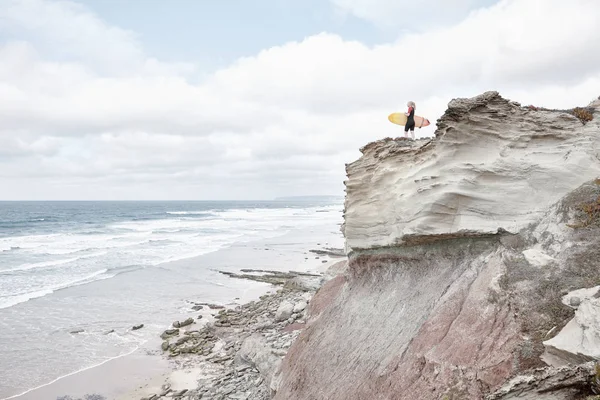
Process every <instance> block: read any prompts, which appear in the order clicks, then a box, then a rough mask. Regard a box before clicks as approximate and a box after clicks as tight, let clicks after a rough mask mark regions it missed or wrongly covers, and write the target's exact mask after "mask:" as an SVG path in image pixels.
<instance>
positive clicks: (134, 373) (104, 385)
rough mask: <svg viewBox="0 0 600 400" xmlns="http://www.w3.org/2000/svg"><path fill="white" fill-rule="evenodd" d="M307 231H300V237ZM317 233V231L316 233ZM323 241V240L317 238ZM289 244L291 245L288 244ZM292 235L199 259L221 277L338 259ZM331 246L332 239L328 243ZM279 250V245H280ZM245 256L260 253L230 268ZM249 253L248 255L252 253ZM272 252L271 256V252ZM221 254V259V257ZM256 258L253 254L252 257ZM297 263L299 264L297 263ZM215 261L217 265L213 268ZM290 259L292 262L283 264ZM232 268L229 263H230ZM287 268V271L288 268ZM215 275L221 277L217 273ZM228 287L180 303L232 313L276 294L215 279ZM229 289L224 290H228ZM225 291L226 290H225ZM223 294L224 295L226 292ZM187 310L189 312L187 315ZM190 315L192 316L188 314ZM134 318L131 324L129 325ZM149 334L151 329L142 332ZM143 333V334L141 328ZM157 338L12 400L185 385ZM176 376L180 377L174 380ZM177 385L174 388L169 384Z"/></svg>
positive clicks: (125, 394)
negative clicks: (202, 303) (287, 247)
mask: <svg viewBox="0 0 600 400" xmlns="http://www.w3.org/2000/svg"><path fill="white" fill-rule="evenodd" d="M307 233H312V232H304V234H307ZM322 233H323V232H322ZM323 236H326V235H323ZM292 239H293V240H292ZM296 239H297V238H296V237H294V235H292V236H289V235H283V236H281V237H279V238H276V239H268V240H267V241H260V242H253V243H243V244H240V245H239V247H240V248H238V249H237V251H239V250H240V249H242V250H241V253H240V252H238V253H236V254H235V255H231V254H232V253H235V251H233V252H232V251H230V249H225V250H223V251H217V252H215V253H212V254H208V255H204V256H202V257H203V259H207V260H209V261H210V263H211V264H213V263H214V265H215V268H214V269H212V271H213V272H214V271H216V270H219V271H222V272H226V273H229V274H231V273H234V274H235V273H240V272H241V270H242V268H240V267H241V266H249V267H255V268H256V267H258V266H263V265H264V266H265V268H269V269H271V268H274V269H277V270H280V271H289V270H294V271H297V272H301V273H304V272H318V271H323V270H325V269H326V268H327V267H329V266H330V265H332V264H333V263H335V262H336V261H338V260H339V258H330V257H328V256H327V255H325V254H322V253H320V252H321V251H323V249H325V248H327V247H328V245H330V244H331V245H335V243H329V242H327V241H322V244H321V243H320V242H321V240H319V243H313V244H312V245H311V244H310V243H307V242H306V241H304V240H296ZM275 242H277V243H284V244H291V245H293V246H296V247H294V251H293V253H296V254H295V255H290V254H289V253H288V252H287V251H286V250H285V249H284V250H282V249H280V248H279V249H278V248H277V247H278V246H277V245H276V244H273V243H275ZM334 242H335V240H334ZM300 243H304V244H305V245H306V247H304V250H301V249H299V248H298V247H297V245H298V244H300ZM308 246H310V247H311V248H316V249H317V250H316V251H317V252H316V253H315V252H310V251H309V247H308ZM284 247H285V246H284ZM244 248H245V249H248V250H247V251H248V252H249V251H256V248H260V250H261V251H264V252H265V254H264V255H261V256H260V257H259V258H260V259H252V260H249V259H245V260H244V263H243V264H242V263H240V264H239V265H238V266H237V267H235V268H232V263H231V259H233V258H245V257H247V256H248V255H249V253H248V252H246V251H245V250H243V249H244ZM252 249H253V250H252ZM275 252H276V253H275ZM224 255H225V257H223V256H224ZM254 257H256V253H254ZM301 259H302V260H301ZM216 260H219V261H220V263H217V262H216ZM287 260H295V261H291V262H290V261H287ZM169 264H173V265H177V266H180V265H182V264H186V265H193V264H194V259H188V260H183V261H182V260H180V261H176V262H174V263H168V264H165V265H164V266H165V268H170V266H169ZM233 264H234V263H233ZM288 267H289V268H288ZM220 275H221V274H220ZM221 276H223V278H224V279H227V280H228V282H231V287H233V288H237V289H235V290H236V292H235V293H236V295H235V296H232V297H229V298H227V299H224V298H223V297H221V298H220V299H219V300H215V299H213V298H211V297H210V296H208V297H205V296H202V295H200V296H195V299H194V298H193V297H192V298H189V299H186V300H185V303H188V305H189V304H192V303H194V301H192V299H194V300H200V301H206V302H212V303H215V304H217V305H219V306H222V307H225V308H226V309H235V308H236V307H241V306H243V305H245V304H248V303H249V302H252V301H259V298H260V297H261V296H263V295H272V294H273V293H274V292H275V290H276V289H277V288H276V287H275V286H273V285H271V284H269V283H266V282H257V281H248V280H245V279H244V280H242V279H239V278H236V277H231V276H230V277H227V276H226V275H221ZM228 286H230V285H228ZM230 289H231V288H230ZM230 289H228V290H230ZM220 310H221V308H215V309H210V308H208V307H204V309H203V310H200V311H199V312H196V313H195V315H197V314H200V315H202V316H203V318H202V319H201V321H198V322H201V324H200V323H197V324H194V328H195V329H196V328H198V327H201V326H202V324H206V323H212V322H214V321H215V317H217V316H218V315H219V314H218V312H219V311H220ZM188 311H189V310H188ZM188 311H185V310H181V309H179V310H173V312H172V313H170V314H171V315H180V317H181V318H184V317H185V316H187V315H188V314H189V312H188ZM190 316H193V315H190ZM167 318H170V317H169V316H168V315H167V316H166V318H165V320H163V323H162V324H161V326H162V328H165V327H167V326H168V323H169V321H168V320H167ZM133 321H134V319H132V322H133ZM146 328H148V329H151V327H149V326H148V327H146ZM146 328H144V329H146ZM160 344H161V341H160V338H158V337H156V336H155V337H153V339H150V340H148V342H147V343H146V345H145V346H143V347H141V348H139V349H137V350H135V351H133V352H131V353H130V354H126V355H120V356H118V357H115V358H113V359H110V360H106V361H104V362H102V363H101V364H100V365H95V366H89V367H87V368H83V369H82V370H80V371H75V372H73V373H70V374H68V375H67V376H64V377H60V378H58V379H55V380H54V381H53V382H51V383H48V384H45V385H42V386H40V387H38V388H35V389H30V390H28V391H27V392H26V393H24V394H20V395H14V396H12V398H13V399H16V400H37V399H50V400H55V399H56V398H57V397H61V396H65V395H68V396H71V397H73V398H78V397H83V396H84V395H85V394H93V393H97V394H99V395H102V396H105V397H106V399H123V400H126V399H132V398H138V399H139V398H142V397H143V395H140V396H138V393H141V392H140V391H142V392H143V391H144V390H150V389H152V388H153V387H154V388H156V387H158V386H157V385H158V384H159V383H160V384H161V385H162V384H163V382H164V381H165V379H167V378H168V379H170V380H175V381H177V382H181V380H184V381H185V378H186V377H187V378H189V374H185V373H184V372H177V371H188V370H189V368H185V367H184V368H182V365H181V364H178V363H176V362H173V360H170V359H167V358H165V357H164V356H163V352H162V351H161V349H160ZM178 374H182V376H181V377H179V378H178ZM175 386H177V385H175Z"/></svg>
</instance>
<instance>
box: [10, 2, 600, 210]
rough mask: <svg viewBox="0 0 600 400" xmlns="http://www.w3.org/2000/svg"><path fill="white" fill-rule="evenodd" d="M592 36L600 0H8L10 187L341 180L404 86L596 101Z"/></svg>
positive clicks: (393, 130)
mask: <svg viewBox="0 0 600 400" xmlns="http://www.w3.org/2000/svg"><path fill="white" fill-rule="evenodd" d="M449 4H452V6H450V5H449ZM598 43H600V1H598V0H569V1H564V0H560V1H559V0H503V1H492V0H483V1H482V0H480V1H476V0H455V1H448V0H422V1H414V0H303V1H297V0H253V1H247V0H230V1H214V0H146V1H123V0H80V1H67V0H61V1H59V0H0V199H4V200H18V199H34V200H35V199H269V198H273V197H276V196H288V195H319V194H322V195H343V189H344V186H343V180H344V179H345V169H344V164H345V163H348V162H352V161H354V160H355V159H357V158H358V157H359V156H360V153H359V152H358V148H359V147H361V146H363V145H364V144H366V143H368V142H370V141H373V140H377V139H380V138H384V137H387V136H397V135H402V133H403V132H402V129H403V128H402V127H399V126H396V125H392V124H391V123H389V122H388V121H387V115H388V114H389V113H391V112H395V111H403V110H404V109H405V104H406V102H407V101H408V100H414V101H415V102H416V104H417V115H422V116H425V117H427V118H429V119H430V120H431V121H432V123H433V125H435V120H436V119H437V118H438V117H439V116H440V115H441V114H442V113H443V112H444V110H445V108H446V105H447V103H448V101H449V100H451V99H452V98H454V97H466V96H468V97H470V96H474V95H477V94H479V93H481V92H484V91H486V90H498V91H499V92H500V93H501V94H502V95H503V96H505V97H508V98H511V99H513V100H516V101H520V102H521V103H523V104H535V105H538V106H546V107H557V108H558V107H560V108H568V107H574V106H577V105H585V104H587V103H589V102H590V101H591V100H593V99H595V98H596V97H598V95H600V50H599V49H600V47H599V45H598ZM434 129H435V126H432V127H430V128H424V129H421V130H418V129H417V134H418V136H431V135H432V134H433V131H434Z"/></svg>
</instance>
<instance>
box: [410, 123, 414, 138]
mask: <svg viewBox="0 0 600 400" xmlns="http://www.w3.org/2000/svg"><path fill="white" fill-rule="evenodd" d="M410 136H412V140H415V127H414V125H413V127H412V128H410Z"/></svg>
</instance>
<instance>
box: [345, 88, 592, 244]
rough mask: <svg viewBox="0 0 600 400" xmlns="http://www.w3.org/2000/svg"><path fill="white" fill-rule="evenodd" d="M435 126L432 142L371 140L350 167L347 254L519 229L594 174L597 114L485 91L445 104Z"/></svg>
mask: <svg viewBox="0 0 600 400" xmlns="http://www.w3.org/2000/svg"><path fill="white" fill-rule="evenodd" d="M593 106H596V107H597V104H594V105H593ZM437 124H438V129H437V131H436V139H435V140H426V141H418V142H417V143H416V144H413V143H411V142H408V141H404V140H400V141H399V140H395V141H394V140H391V139H389V140H383V141H379V142H374V143H371V144H369V145H367V146H365V147H363V148H362V149H361V151H362V153H363V156H362V157H361V158H360V159H359V160H357V161H356V162H353V163H351V164H349V165H347V167H346V170H347V174H348V180H347V181H346V193H347V195H346V210H345V225H344V234H345V237H346V244H347V250H348V251H351V250H352V249H354V248H356V249H369V248H373V247H377V246H394V245H398V244H401V243H404V242H408V241H410V240H411V239H412V238H415V237H416V238H420V237H423V236H432V235H444V236H448V235H452V236H461V235H462V236H468V235H473V234H475V235H479V234H482V233H489V234H495V233H496V232H497V231H498V229H501V230H506V231H508V232H514V233H516V232H519V231H520V230H521V229H523V228H524V227H526V226H527V225H529V224H530V223H532V222H534V221H536V220H537V219H538V218H540V216H541V215H542V214H543V213H544V212H545V210H547V209H548V207H550V206H551V205H552V204H554V203H555V202H557V201H558V200H559V199H560V198H561V197H562V196H564V195H565V194H566V193H568V192H569V191H571V190H573V189H575V188H576V187H578V186H580V185H581V184H583V183H584V182H586V181H588V180H590V179H592V178H595V177H597V176H598V175H599V174H600V163H599V157H600V156H599V154H600V140H599V138H598V119H597V118H596V119H595V120H593V121H591V122H589V123H586V124H584V123H582V121H581V120H579V119H578V118H577V117H576V116H574V115H573V114H572V113H569V112H557V111H543V110H535V109H531V108H528V107H521V106H519V105H518V103H514V102H511V101H509V100H506V99H503V98H502V97H501V96H500V95H499V94H498V93H497V92H487V93H485V94H483V95H481V96H478V97H475V98H473V99H456V100H453V101H451V102H450V104H449V105H448V110H447V111H446V113H445V114H444V115H443V116H442V117H441V118H440V119H439V120H438V123H437Z"/></svg>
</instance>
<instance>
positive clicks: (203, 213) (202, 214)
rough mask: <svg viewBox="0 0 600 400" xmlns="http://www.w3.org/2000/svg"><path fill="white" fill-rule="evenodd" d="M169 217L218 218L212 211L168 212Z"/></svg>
mask: <svg viewBox="0 0 600 400" xmlns="http://www.w3.org/2000/svg"><path fill="white" fill-rule="evenodd" d="M166 213H167V214H169V215H195V216H205V217H216V215H215V214H213V213H212V212H210V211H167V212H166Z"/></svg>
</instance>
